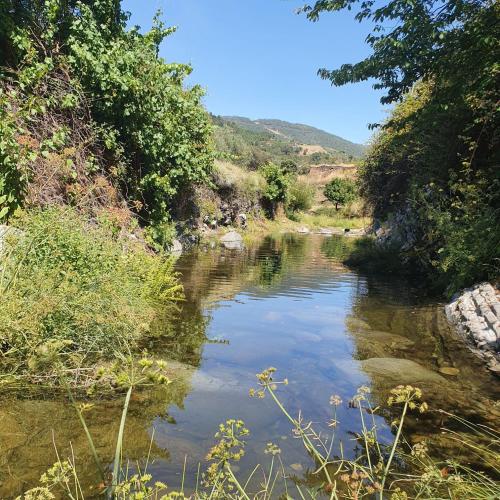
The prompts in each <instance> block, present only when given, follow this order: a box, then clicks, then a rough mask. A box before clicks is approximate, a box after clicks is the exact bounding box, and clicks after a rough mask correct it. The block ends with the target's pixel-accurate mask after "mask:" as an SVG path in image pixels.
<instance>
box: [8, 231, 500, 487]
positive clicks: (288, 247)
mask: <svg viewBox="0 0 500 500" xmlns="http://www.w3.org/2000/svg"><path fill="white" fill-rule="evenodd" d="M351 245H352V240H350V239H348V238H342V237H336V236H332V237H327V236H319V235H306V236H303V235H282V236H280V237H278V238H271V237H268V238H264V239H263V240H262V241H260V242H258V243H257V244H255V245H250V246H248V247H247V248H246V249H245V250H244V251H243V252H235V251H229V250H224V249H210V248H209V247H200V248H198V249H197V250H195V251H194V252H192V253H190V254H187V255H184V256H182V257H181V259H180V260H179V262H178V270H179V271H180V272H181V273H182V277H183V283H184V287H185V292H186V302H185V303H183V304H182V305H181V308H180V311H179V312H178V317H177V321H176V322H175V324H173V325H171V326H170V327H169V328H162V329H160V330H159V333H158V335H156V336H155V338H154V339H151V340H149V341H148V345H147V347H148V348H149V350H150V351H154V352H155V353H156V354H157V355H160V356H163V357H166V358H170V359H175V360H176V361H177V362H180V363H179V364H177V365H173V366H174V371H175V372H176V373H179V372H182V371H184V373H185V376H184V377H181V379H182V380H183V381H184V382H179V384H178V385H177V389H176V391H177V392H175V391H174V392H172V393H170V392H169V393H168V394H164V393H163V395H162V396H161V397H159V396H158V395H156V396H154V395H148V394H141V395H139V396H137V398H138V399H140V400H138V401H135V402H134V406H133V411H132V415H131V419H130V420H129V421H128V422H127V432H129V437H128V438H127V439H126V443H125V447H126V450H127V452H128V454H129V457H130V458H131V459H134V460H135V459H139V458H141V457H142V458H144V456H145V454H146V452H145V450H147V449H148V447H149V443H150V439H151V437H153V444H154V447H153V451H154V453H153V455H154V458H155V461H154V463H153V464H152V465H151V466H150V468H149V471H150V472H152V473H153V474H154V475H155V479H159V480H164V481H166V482H167V483H169V484H170V485H172V486H173V487H175V486H176V485H179V484H180V474H181V471H182V463H183V461H184V456H186V455H187V456H188V462H187V483H188V487H189V486H192V484H193V483H194V481H195V477H196V471H197V464H198V462H199V461H201V462H203V460H204V456H205V454H206V452H207V450H208V449H209V448H210V446H211V444H212V442H213V441H212V436H213V433H214V432H215V430H216V428H217V425H218V423H219V422H221V421H223V420H226V419H227V418H234V417H236V418H240V417H241V418H243V419H244V420H245V422H246V424H247V427H249V428H250V430H251V438H250V439H249V444H248V452H247V455H246V456H245V458H244V460H243V461H242V462H241V464H240V468H241V472H244V471H245V470H247V469H248V470H249V469H250V468H253V465H254V464H255V463H256V462H259V461H261V460H262V457H263V453H262V452H263V450H264V448H265V447H266V444H267V443H268V442H269V441H273V442H277V443H278V444H279V446H280V448H281V449H282V450H283V457H284V458H285V460H286V465H288V466H290V465H292V464H294V466H295V468H290V469H289V472H290V473H292V474H298V473H297V464H299V465H300V467H301V470H302V471H303V472H302V473H301V474H303V476H304V478H307V474H308V469H311V468H312V467H313V464H312V463H311V462H309V460H308V459H306V458H304V454H303V453H302V449H301V446H300V444H299V443H298V442H297V441H296V440H293V439H292V438H291V436H290V426H289V424H288V423H287V422H286V421H285V420H284V419H283V418H282V417H281V415H280V414H279V412H278V411H277V409H276V408H275V407H274V406H273V405H272V403H271V402H270V401H268V400H263V401H255V400H252V399H249V398H248V395H247V394H248V390H249V388H251V387H253V386H254V385H255V373H257V372H259V371H261V370H262V369H263V368H266V367H268V366H276V367H278V369H279V373H280V374H281V375H282V376H283V377H285V376H286V377H288V379H289V380H290V385H289V386H288V387H287V388H286V390H284V391H283V394H282V396H283V400H284V402H285V403H286V405H287V406H288V407H289V408H290V410H291V411H292V412H295V413H296V412H298V410H299V409H302V410H303V412H304V414H305V416H306V418H310V419H312V420H314V421H316V422H326V421H327V420H328V419H329V418H330V417H331V414H330V412H331V408H330V407H329V405H328V400H329V397H330V395H331V394H333V393H336V394H340V395H341V397H342V398H343V399H344V401H346V400H348V399H349V398H350V397H351V396H352V395H353V393H354V392H355V391H356V388H357V387H358V386H359V385H361V384H368V385H370V386H371V387H372V389H373V397H374V399H375V400H376V402H378V403H381V402H383V401H384V400H385V398H386V394H387V390H388V389H389V388H391V387H392V386H394V385H396V384H398V383H401V382H403V383H414V384H416V385H420V386H422V388H423V389H424V391H425V394H426V399H427V401H428V402H429V404H430V405H431V406H435V407H437V406H440V407H444V408H447V409H452V408H453V409H457V408H458V410H459V411H460V412H461V414H463V415H467V416H469V417H473V418H474V419H475V420H482V421H484V422H486V421H488V422H489V423H490V424H492V423H496V422H498V420H497V419H498V410H495V407H494V405H493V403H492V401H493V399H494V398H495V397H496V396H498V393H497V392H496V384H495V383H494V381H493V379H492V378H491V376H490V375H489V374H488V373H487V371H486V370H485V369H484V368H483V367H482V366H481V364H480V363H479V362H478V361H477V360H476V359H475V357H474V356H473V355H472V354H471V353H469V352H468V351H467V350H466V349H465V348H464V347H463V345H462V344H461V342H460V341H459V340H457V339H456V338H455V336H454V335H453V333H452V332H451V331H450V330H449V328H448V326H447V324H446V321H445V319H444V316H443V314H442V304H440V303H439V302H437V301H436V300H434V299H429V298H428V297H426V296H425V294H423V293H422V292H421V291H419V290H418V289H417V288H415V287H414V286H412V285H411V284H409V283H407V282H405V281H402V280H398V279H397V278H391V279H389V278H387V279H385V278H381V277H380V276H378V277H375V276H368V275H361V274H358V273H356V272H353V271H352V270H349V269H347V268H346V267H344V266H343V265H342V263H341V262H342V260H343V259H344V258H345V256H346V255H347V254H348V252H349V250H350V246H351ZM181 363H182V364H181ZM443 367H454V368H457V369H458V374H457V375H456V376H449V375H445V374H443V373H440V369H442V368H443ZM169 387H172V386H169ZM119 406H120V404H119V402H104V403H102V404H101V403H99V404H98V405H96V409H95V410H92V412H91V413H90V415H89V418H90V419H91V426H92V432H93V433H95V435H96V441H97V442H98V443H99V444H100V450H99V453H100V454H101V455H102V456H103V457H104V458H105V459H106V460H110V459H111V450H112V446H113V445H114V443H113V437H114V435H115V434H114V430H115V429H116V427H117V426H118V421H119V417H118V414H119V411H120V408H119ZM2 408H6V409H5V410H2V411H1V412H0V442H1V448H0V460H2V462H3V464H6V465H7V464H8V467H7V466H5V467H0V473H1V474H3V476H1V477H0V481H2V482H1V484H0V493H2V495H0V496H2V497H9V496H11V495H12V494H14V493H18V492H19V491H20V490H21V489H22V487H23V486H25V485H30V484H33V481H34V480H35V479H36V477H37V475H39V474H40V473H41V472H42V471H43V469H44V468H45V467H46V466H47V465H50V464H51V463H52V462H53V461H54V458H55V456H54V454H53V452H52V451H51V450H53V447H52V443H51V441H52V429H54V430H55V436H56V440H57V443H58V444H60V446H61V448H63V447H64V446H66V448H65V452H66V451H67V449H68V448H67V445H68V443H69V442H70V441H71V442H72V443H73V444H74V447H75V448H77V449H78V458H79V459H80V458H81V459H82V461H81V462H80V463H82V464H89V463H91V461H90V457H89V456H88V455H86V453H87V452H86V451H85V446H84V444H85V443H84V438H83V434H82V433H81V432H80V429H79V428H78V426H77V424H76V423H75V422H76V421H75V416H74V414H73V410H72V409H71V408H70V407H69V405H68V404H67V403H66V402H64V401H23V400H17V401H13V402H8V403H5V404H4V405H3V406H2ZM134 408H135V409H134ZM339 418H340V420H341V421H342V422H343V424H344V425H345V427H344V429H345V430H348V429H353V428H357V426H358V424H359V422H358V419H359V413H358V412H357V410H352V409H349V408H347V407H346V406H344V407H342V409H341V410H340V413H339ZM387 418H388V419H390V418H391V417H390V415H387ZM380 423H381V424H383V423H384V422H383V420H382V421H381V422H380ZM440 423H441V422H439V421H438V420H437V419H436V418H435V417H434V416H433V414H430V415H429V416H426V417H425V420H422V419H419V420H417V419H415V420H413V421H411V423H410V426H411V427H410V431H411V433H412V435H415V436H417V435H422V434H429V433H430V434H433V435H434V436H435V437H439V425H440ZM153 429H154V435H153ZM385 429H386V430H385V434H384V433H382V435H383V437H385V439H389V437H390V430H389V429H388V427H387V426H385ZM343 438H344V441H345V444H346V451H347V453H350V454H355V452H356V450H355V444H354V443H353V442H352V441H351V440H350V436H349V435H347V434H345V435H343ZM84 468H85V467H84ZM84 468H83V469H84ZM83 469H82V470H83ZM5 471H10V472H5ZM301 474H298V475H301ZM86 481H87V483H88V484H89V485H92V484H94V483H95V481H94V478H92V477H86Z"/></svg>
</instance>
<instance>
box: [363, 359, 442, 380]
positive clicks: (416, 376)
mask: <svg viewBox="0 0 500 500" xmlns="http://www.w3.org/2000/svg"><path fill="white" fill-rule="evenodd" d="M361 367H362V369H363V370H364V371H365V372H367V373H368V375H370V376H371V377H373V378H374V379H375V380H380V379H382V381H383V382H384V383H385V384H387V385H393V386H397V385H400V384H417V385H418V384H419V383H437V384H444V383H446V379H445V378H444V377H443V376H441V375H439V373H437V372H435V371H433V370H430V369H429V368H426V367H425V366H422V365H420V364H418V363H416V362H415V361H411V360H409V359H402V358H369V359H365V360H364V361H361Z"/></svg>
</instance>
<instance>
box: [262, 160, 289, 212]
mask: <svg viewBox="0 0 500 500" xmlns="http://www.w3.org/2000/svg"><path fill="white" fill-rule="evenodd" d="M260 171H261V173H262V176H263V177H264V179H265V180H266V183H267V186H266V189H265V191H264V198H265V199H266V200H267V201H268V202H269V203H270V206H271V215H272V216H274V215H275V213H276V209H277V207H278V206H279V205H283V204H284V203H285V202H286V201H287V199H288V194H289V189H290V184H291V177H290V175H289V174H287V173H286V172H285V171H284V170H283V169H282V168H281V167H280V166H278V165H276V164H275V163H270V162H269V163H267V164H266V165H264V166H263V167H261V169H260Z"/></svg>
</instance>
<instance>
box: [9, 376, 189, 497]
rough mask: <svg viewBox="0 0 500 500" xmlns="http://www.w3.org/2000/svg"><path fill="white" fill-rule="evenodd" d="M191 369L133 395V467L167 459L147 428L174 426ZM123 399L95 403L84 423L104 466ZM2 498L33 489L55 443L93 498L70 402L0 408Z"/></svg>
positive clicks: (128, 434) (93, 477)
mask: <svg viewBox="0 0 500 500" xmlns="http://www.w3.org/2000/svg"><path fill="white" fill-rule="evenodd" d="M191 374H192V370H187V369H185V368H184V367H175V374H174V373H173V375H172V376H173V377H174V375H175V380H174V382H173V383H172V384H170V385H169V386H163V387H161V388H157V389H154V390H137V391H136V392H134V393H132V401H131V405H130V407H129V412H128V415H127V424H126V426H125V437H124V446H125V453H126V455H125V457H124V459H125V460H130V461H131V463H132V465H133V464H135V463H136V462H137V461H139V463H140V461H142V460H143V459H144V457H146V456H148V452H149V448H150V446H151V459H155V458H167V457H168V450H164V449H161V448H159V447H157V446H156V445H155V443H154V442H151V436H150V429H151V426H152V425H153V423H154V421H155V419H157V418H158V417H160V418H161V419H162V420H164V421H166V422H172V419H171V418H170V416H169V415H168V413H167V409H168V408H169V407H170V406H171V405H177V406H179V407H181V408H182V406H183V401H184V398H185V397H186V395H187V394H188V393H189V391H190V378H191ZM122 406H123V397H120V398H114V399H111V400H104V401H96V402H94V406H93V408H92V409H91V410H89V411H86V412H85V419H86V422H87V425H88V427H89V430H90V433H91V435H92V438H93V440H94V442H95V444H96V447H97V451H98V454H99V457H100V458H101V460H102V462H103V463H104V464H110V463H111V462H112V460H113V456H114V450H115V445H116V438H117V434H118V427H119V425H120V416H121V411H122ZM0 443H1V445H0V497H1V498H14V497H16V496H17V495H20V494H21V493H22V491H23V489H24V488H26V487H27V486H29V487H31V486H33V485H35V484H36V483H37V482H38V480H39V478H40V475H41V474H42V473H43V472H45V471H46V470H47V468H48V467H50V466H51V465H52V464H53V463H54V462H56V461H57V456H56V451H55V448H54V443H55V445H56V446H57V451H58V453H59V455H60V457H61V459H62V460H64V459H66V458H68V457H71V456H72V453H73V452H74V455H75V460H76V468H77V471H78V476H79V480H80V481H81V483H82V486H83V488H84V492H85V493H86V496H87V497H88V498H92V497H93V495H96V496H97V491H96V486H97V484H98V483H99V477H98V475H97V473H96V471H95V470H94V465H93V464H94V462H93V458H92V455H91V452H90V449H89V445H88V442H87V439H86V437H85V434H84V431H83V429H82V427H81V424H80V422H79V420H78V417H77V415H76V412H75V410H74V408H73V407H72V405H71V404H70V403H69V401H67V400H65V399H61V400H32V399H21V398H19V399H14V398H12V399H9V400H8V401H6V400H3V401H2V404H1V407H0Z"/></svg>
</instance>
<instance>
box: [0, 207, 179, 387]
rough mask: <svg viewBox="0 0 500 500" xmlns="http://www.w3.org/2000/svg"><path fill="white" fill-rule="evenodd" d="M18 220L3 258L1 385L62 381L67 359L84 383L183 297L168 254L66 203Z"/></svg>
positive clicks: (133, 347) (139, 340) (132, 347)
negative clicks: (89, 218)
mask: <svg viewBox="0 0 500 500" xmlns="http://www.w3.org/2000/svg"><path fill="white" fill-rule="evenodd" d="M14 222H15V225H16V228H17V229H16V230H13V229H11V230H10V231H8V233H7V236H6V237H5V241H4V243H3V249H2V254H1V258H0V268H1V270H2V271H1V276H0V300H1V302H2V308H1V311H0V325H1V326H0V353H1V361H0V373H1V374H2V375H1V376H0V378H1V379H2V381H3V382H4V383H5V382H6V380H7V379H8V380H10V381H11V382H15V381H17V380H19V379H23V380H24V379H26V377H28V379H29V380H32V381H37V382H41V381H43V382H44V383H47V381H49V380H52V378H54V380H55V381H57V380H58V378H59V376H60V375H61V368H62V367H64V372H65V373H68V375H70V376H71V378H72V379H74V380H78V382H79V384H80V385H85V384H86V383H87V382H88V380H91V379H92V376H93V372H92V371H88V370H89V369H90V368H91V367H92V366H93V365H94V364H95V363H99V362H102V361H106V360H108V361H109V360H112V359H114V358H115V357H116V356H117V355H120V354H121V353H130V352H134V351H137V350H138V349H139V348H140V346H141V345H143V344H144V340H145V338H147V337H148V336H150V335H152V334H153V333H154V325H155V324H161V322H162V321H163V320H165V319H168V315H169V310H171V306H172V304H173V303H174V302H175V301H177V300H179V299H180V298H181V297H182V287H181V285H179V283H178V281H177V277H176V275H175V273H174V272H173V261H172V259H170V258H166V257H162V256H159V255H154V254H151V253H148V252H147V251H146V250H145V249H144V248H143V246H142V245H140V244H139V243H138V242H136V241H134V240H129V241H128V243H126V242H124V241H121V239H120V237H119V236H118V235H116V233H114V231H113V227H112V226H111V225H109V224H106V223H105V224H100V225H93V226H92V225H90V224H89V223H88V222H87V221H86V220H85V218H84V217H82V216H81V215H79V214H78V213H77V212H76V211H75V210H73V209H68V208H67V209H60V208H51V209H47V210H43V211H37V212H33V213H30V214H26V213H24V214H19V215H18V216H17V217H16V220H15V221H14ZM7 374H8V375H7ZM6 376H7V379H6V378H5V377H6Z"/></svg>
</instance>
